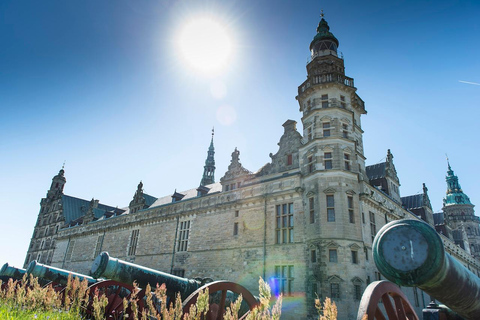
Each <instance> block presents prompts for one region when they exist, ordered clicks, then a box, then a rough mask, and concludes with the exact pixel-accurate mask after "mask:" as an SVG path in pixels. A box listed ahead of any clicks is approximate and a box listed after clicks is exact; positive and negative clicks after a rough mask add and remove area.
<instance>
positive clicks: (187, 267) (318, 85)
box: [25, 18, 480, 319]
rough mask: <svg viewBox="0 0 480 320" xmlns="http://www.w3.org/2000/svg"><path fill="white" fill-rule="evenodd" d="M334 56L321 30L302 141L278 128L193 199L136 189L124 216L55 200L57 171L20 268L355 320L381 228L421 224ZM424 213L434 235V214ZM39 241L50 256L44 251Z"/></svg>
mask: <svg viewBox="0 0 480 320" xmlns="http://www.w3.org/2000/svg"><path fill="white" fill-rule="evenodd" d="M337 47H338V40H337V39H336V38H335V37H334V36H333V34H331V33H330V32H329V27H328V25H327V23H326V21H325V20H324V19H323V18H322V20H321V21H320V24H319V26H318V28H317V35H316V36H315V38H314V40H313V41H312V43H311V45H310V49H311V53H312V60H311V62H310V63H309V64H308V65H307V74H308V76H307V80H306V81H305V82H304V83H303V84H301V85H300V86H299V88H298V96H297V97H296V99H297V101H298V103H299V106H300V112H302V113H303V117H302V124H303V131H302V133H300V132H298V131H297V128H296V122H295V121H292V120H288V121H286V122H285V123H284V124H283V127H284V134H283V135H282V136H281V137H280V140H279V143H278V146H279V149H278V151H277V153H275V154H270V157H271V162H269V163H268V164H266V165H265V166H263V167H262V168H260V169H259V170H258V171H257V172H255V173H254V172H251V171H249V170H248V169H246V168H244V167H243V166H242V164H241V161H240V151H239V150H237V149H235V150H234V152H233V153H232V160H231V164H230V165H229V167H228V171H227V172H226V173H225V174H224V176H223V177H222V178H221V179H220V182H219V183H210V184H205V183H203V182H204V181H205V179H202V183H201V185H200V187H198V188H196V189H191V190H187V191H184V192H177V191H175V193H174V194H173V195H168V196H165V197H161V198H155V197H152V196H150V195H146V194H144V193H143V189H142V188H143V184H139V186H138V187H137V191H136V192H135V195H134V197H133V200H132V201H131V202H130V205H129V207H127V208H123V209H119V208H113V207H109V206H106V205H103V204H101V203H99V202H98V201H95V200H93V199H92V201H90V202H88V201H86V200H81V199H76V198H73V197H69V196H65V195H63V185H64V184H65V178H64V172H63V169H62V170H61V171H60V173H59V175H57V176H55V177H54V179H53V182H52V187H51V190H50V191H49V193H48V194H47V197H46V198H45V199H42V205H41V210H40V214H39V218H38V222H37V225H36V227H35V232H34V236H33V237H32V246H31V247H30V249H29V251H28V253H27V258H26V261H25V264H28V263H29V262H30V261H32V260H34V259H38V260H41V261H42V262H46V263H49V264H52V265H53V266H56V267H61V268H64V269H69V270H74V271H77V272H80V273H85V274H88V273H89V271H90V268H91V266H92V262H93V260H94V258H95V257H96V256H97V255H98V254H99V253H100V252H101V251H108V252H109V254H110V255H111V256H113V257H116V258H120V259H123V260H127V261H131V262H134V263H136V264H140V265H144V266H147V267H150V268H153V269H157V270H161V271H164V272H169V273H173V274H177V275H181V276H185V277H188V278H194V277H200V278H212V279H225V280H231V281H234V282H238V283H240V284H242V285H244V286H245V287H247V288H248V289H249V290H251V291H252V292H253V293H254V294H258V288H257V287H258V279H259V277H263V278H264V279H267V281H268V282H269V283H270V285H271V286H272V288H273V291H274V292H275V293H279V292H283V293H284V295H285V298H284V303H283V317H282V318H283V319H293V318H296V319H298V318H303V319H304V318H307V317H310V316H311V317H313V316H314V315H315V314H316V311H315V310H314V299H315V298H316V297H317V296H318V297H320V298H325V297H331V298H332V299H333V300H334V301H335V302H336V304H337V306H338V310H339V319H353V318H355V317H356V313H357V309H358V305H359V302H360V297H361V294H362V293H363V290H364V289H365V287H366V286H367V285H368V284H369V283H370V282H372V281H375V280H378V279H381V275H380V274H379V273H378V271H377V269H376V267H375V264H374V262H373V257H372V242H373V237H374V236H375V234H376V232H377V231H378V230H379V229H380V228H381V227H382V226H383V225H385V224H386V223H387V222H389V221H392V220H397V219H405V218H408V219H418V218H423V216H422V214H419V213H416V212H414V210H409V209H411V208H408V207H404V206H402V200H403V199H401V198H400V191H399V188H400V180H399V179H398V176H397V172H396V170H395V167H394V164H393V155H392V154H391V152H390V150H388V152H387V157H386V161H385V162H383V163H380V164H375V165H372V166H366V165H365V156H364V150H363V141H362V135H363V129H362V127H361V116H362V115H363V114H365V113H366V111H365V105H364V102H363V101H362V100H361V98H360V97H359V96H358V95H357V93H356V88H355V87H354V86H353V79H352V78H349V77H347V76H345V71H344V61H343V59H342V58H339V57H338V55H337ZM213 153H214V151H213V138H212V142H211V145H210V148H209V153H208V155H209V157H211V158H210V159H207V160H208V161H207V163H206V166H205V172H207V173H208V175H206V174H204V178H205V177H206V176H208V177H211V178H212V181H210V182H213V177H214V173H213V171H210V170H214V162H213ZM212 168H213V169H212ZM207 169H208V170H207ZM57 182H59V185H57ZM59 186H60V187H59ZM59 188H60V189H59ZM425 189H426V188H425ZM425 193H426V190H425ZM427 197H428V196H427ZM420 207H421V208H422V209H423V211H422V212H427V214H426V215H425V217H428V218H424V220H426V221H427V222H428V223H430V224H433V218H431V217H432V213H431V205H430V202H429V201H428V202H426V201H423V200H422V202H421V206H420ZM412 209H413V208H412ZM58 226H61V228H57V227H58ZM47 229H48V230H47ZM46 230H47V231H46ZM47 234H48V236H46V235H47ZM442 237H443V240H444V242H445V244H446V247H447V251H448V252H450V253H451V254H453V255H454V256H456V257H457V258H458V259H459V260H460V261H461V262H462V263H463V264H464V265H466V266H468V267H469V268H470V269H471V270H472V271H474V272H475V273H477V274H478V272H479V270H480V263H479V261H478V260H476V259H474V258H473V257H472V256H471V255H470V254H469V252H467V251H465V250H463V249H461V248H459V247H458V246H456V245H455V243H454V242H453V241H452V240H451V239H449V238H448V237H447V236H442ZM44 239H50V245H49V246H48V247H45V246H44V245H40V244H41V242H42V241H43V240H44ZM39 241H40V243H39ZM53 241H55V242H54V245H53ZM404 290H405V293H406V294H407V296H408V297H409V298H410V301H412V304H413V305H414V306H415V307H416V308H417V312H420V310H421V309H422V308H423V307H425V306H426V305H427V304H428V302H429V301H428V296H427V295H424V294H423V293H422V292H421V291H420V290H417V289H415V288H404Z"/></svg>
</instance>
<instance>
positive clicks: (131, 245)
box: [127, 229, 140, 257]
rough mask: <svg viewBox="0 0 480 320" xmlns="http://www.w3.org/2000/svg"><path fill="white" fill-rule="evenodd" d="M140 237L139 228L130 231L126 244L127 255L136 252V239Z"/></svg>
mask: <svg viewBox="0 0 480 320" xmlns="http://www.w3.org/2000/svg"><path fill="white" fill-rule="evenodd" d="M139 238H140V229H134V230H132V232H131V233H130V238H129V240H128V246H127V257H131V256H134V255H135V254H136V253H137V246H138V239H139Z"/></svg>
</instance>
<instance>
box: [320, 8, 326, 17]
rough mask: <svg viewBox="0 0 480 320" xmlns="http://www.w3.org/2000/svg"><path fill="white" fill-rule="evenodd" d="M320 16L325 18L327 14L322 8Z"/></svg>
mask: <svg viewBox="0 0 480 320" xmlns="http://www.w3.org/2000/svg"><path fill="white" fill-rule="evenodd" d="M320 17H321V18H322V19H323V18H324V17H325V14H324V13H323V9H322V10H321V13H320Z"/></svg>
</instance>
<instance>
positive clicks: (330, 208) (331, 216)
mask: <svg viewBox="0 0 480 320" xmlns="http://www.w3.org/2000/svg"><path fill="white" fill-rule="evenodd" d="M325 201H326V202H325V203H326V208H327V222H335V195H334V194H333V193H328V194H326V195H325Z"/></svg>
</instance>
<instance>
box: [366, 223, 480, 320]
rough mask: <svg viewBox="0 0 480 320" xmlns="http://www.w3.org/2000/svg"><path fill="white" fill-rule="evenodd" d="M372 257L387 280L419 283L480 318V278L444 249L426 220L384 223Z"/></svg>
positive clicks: (469, 316) (461, 312) (452, 305)
mask: <svg viewBox="0 0 480 320" xmlns="http://www.w3.org/2000/svg"><path fill="white" fill-rule="evenodd" d="M373 258H374V261H375V264H376V265H377V268H378V270H379V271H380V272H381V273H382V274H383V275H384V276H385V277H386V278H387V279H388V280H390V281H392V282H394V283H396V284H398V285H400V286H409V287H418V288H420V289H422V290H423V291H425V292H426V293H428V294H429V295H430V296H432V297H433V298H435V299H437V300H439V301H440V302H442V303H443V304H445V305H446V306H448V307H449V308H451V309H452V310H453V311H455V312H457V313H458V314H459V315H461V316H462V317H464V318H466V319H480V279H479V278H478V277H477V276H476V275H475V274H474V273H472V272H471V271H470V270H468V269H467V268H465V267H464V266H463V265H462V264H461V263H460V262H458V261H457V260H455V259H454V258H453V257H452V256H450V255H449V254H448V253H446V252H445V248H444V245H443V241H442V239H441V238H440V236H439V235H438V233H437V232H436V231H435V229H433V228H432V227H431V226H430V225H428V224H426V223H425V222H423V221H420V220H397V221H392V222H390V223H388V224H387V225H385V226H384V227H383V228H382V229H380V231H379V232H378V234H377V235H376V237H375V240H374V242H373Z"/></svg>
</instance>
